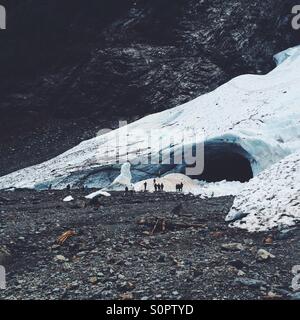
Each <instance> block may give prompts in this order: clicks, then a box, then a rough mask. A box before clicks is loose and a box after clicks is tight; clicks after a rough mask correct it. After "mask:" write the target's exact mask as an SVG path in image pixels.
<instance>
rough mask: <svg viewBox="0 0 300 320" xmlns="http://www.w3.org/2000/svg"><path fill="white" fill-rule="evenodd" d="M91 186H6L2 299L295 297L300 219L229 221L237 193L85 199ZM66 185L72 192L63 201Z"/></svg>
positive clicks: (0, 230)
mask: <svg viewBox="0 0 300 320" xmlns="http://www.w3.org/2000/svg"><path fill="white" fill-rule="evenodd" d="M92 191H93V190H86V191H79V190H71V192H68V191H66V190H65V191H44V192H35V191H29V190H17V191H15V192H1V193H0V262H1V263H0V264H4V265H5V266H6V270H7V289H6V290H4V291H0V298H1V299H121V300H130V299H143V300H146V299H268V300H269V299H271V300H273V299H296V298H299V292H298V293H297V292H294V291H293V290H292V279H293V277H294V275H293V274H292V269H293V267H294V266H295V265H299V264H300V260H299V257H300V254H299V253H300V246H299V244H300V229H299V225H297V226H296V227H294V228H293V229H290V230H281V231H279V230H278V231H273V232H261V233H248V232H246V231H243V230H240V229H232V228H229V227H228V226H227V224H226V223H225V222H224V218H225V216H226V214H227V213H228V211H229V209H230V207H231V205H232V203H233V200H234V199H233V197H222V198H212V199H204V200H203V199H200V198H199V197H196V196H192V195H183V194H178V193H177V194H175V193H167V194H166V193H155V194H150V193H143V192H142V193H136V194H131V193H128V194H126V195H125V194H124V193H123V192H114V193H113V194H112V196H111V197H103V198H99V199H98V200H94V201H87V200H83V199H84V198H83V196H84V195H86V194H88V193H89V192H92ZM70 194H71V195H72V196H73V197H74V198H75V201H72V202H63V199H64V198H65V197H66V196H68V195H70ZM68 231H69V232H68ZM66 232H67V233H66ZM62 235H63V236H62ZM61 236H62V237H61Z"/></svg>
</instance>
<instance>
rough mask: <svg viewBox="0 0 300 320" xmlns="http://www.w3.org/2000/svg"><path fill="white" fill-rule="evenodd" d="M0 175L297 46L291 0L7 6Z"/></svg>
mask: <svg viewBox="0 0 300 320" xmlns="http://www.w3.org/2000/svg"><path fill="white" fill-rule="evenodd" d="M1 4H3V5H5V6H6V7H7V12H8V29H7V31H5V32H1V33H0V42H1V51H0V69H1V79H0V97H1V99H0V155H1V156H0V174H6V173H9V172H11V171H14V170H17V169H20V168H22V167H26V166H29V165H32V164H36V163H39V162H42V161H44V160H47V159H50V158H52V157H54V156H56V155H58V154H60V153H62V152H63V151H66V150H67V149H69V148H71V147H73V146H74V145H76V144H78V143H79V142H80V141H82V140H86V139H88V138H91V137H93V136H95V133H96V132H97V131H98V130H99V129H101V128H104V127H105V128H106V127H112V128H115V127H116V120H118V119H126V120H130V121H132V120H135V119H136V118H140V117H142V116H144V115H147V114H151V113H154V112H157V111H161V110H165V109H167V108H172V107H174V106H177V105H180V104H182V103H184V102H186V101H189V100H191V99H192V98H195V97H197V96H199V95H201V94H203V93H206V92H208V91H211V90H213V89H215V88H217V87H218V86H219V85H221V84H223V83H225V82H226V81H228V80H230V79H232V78H233V77H235V76H237V75H240V74H244V73H266V72H268V71H269V70H271V69H272V67H273V62H272V55H273V53H274V52H279V51H281V50H283V49H285V48H287V47H290V46H293V45H296V44H298V43H300V40H299V33H297V32H295V31H293V30H292V28H291V26H290V20H291V19H290V17H291V15H290V12H291V8H292V6H293V5H294V4H297V1H296V0H295V1H290V0H285V1H282V0H276V1H275V0H267V1H263V2H261V1H258V0H251V1H250V0H246V1H245V0H243V1H241V0H229V1H226V2H224V1H221V0H216V1H214V2H213V4H212V2H211V1H209V0H201V1H198V0H189V1H186V0H178V1H173V0H151V1H150V0H136V1H133V0H112V1H99V0H90V1H89V2H88V5H87V4H86V1H83V0H72V1H71V0H64V1H58V0H52V1H39V0H9V1H4V0H3V1H2V2H1Z"/></svg>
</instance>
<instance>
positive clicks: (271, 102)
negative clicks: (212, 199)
mask: <svg viewBox="0 0 300 320" xmlns="http://www.w3.org/2000/svg"><path fill="white" fill-rule="evenodd" d="M276 59H277V61H279V62H281V63H280V64H279V65H278V66H277V67H276V68H275V69H274V70H273V71H272V72H270V73H269V74H267V75H263V76H261V75H244V76H240V77H237V78H235V79H233V80H231V81H229V82H228V83H226V84H224V85H223V86H221V87H219V88H218V89H216V90H215V91H213V92H211V93H209V94H206V95H203V96H200V97H199V98H197V99H195V100H193V101H191V102H189V103H186V104H184V105H181V106H178V107H176V108H173V109H170V110H167V111H164V112H161V113H158V114H153V115H150V116H147V117H145V118H143V119H141V120H139V121H136V122H134V123H132V124H130V125H128V126H125V127H122V128H120V129H118V130H114V131H112V132H108V133H106V134H103V135H101V136H98V137H96V138H94V139H91V140H87V141H84V142H82V143H81V144H79V145H78V146H76V147H75V148H73V149H71V150H69V151H67V152H65V153H64V154H61V155H60V156H58V157H56V158H54V159H51V160H49V161H47V162H44V163H41V164H39V165H36V166H33V167H29V168H26V169H23V170H19V171H17V172H14V173H12V174H9V175H7V176H4V177H2V178H0V189H4V188H9V187H19V188H22V187H27V188H34V187H35V188H38V189H41V188H44V187H47V185H49V184H50V183H51V184H52V187H53V188H64V187H65V186H66V185H67V184H72V185H75V186H76V185H85V186H90V187H107V186H108V185H110V184H111V182H112V181H113V180H114V179H115V178H116V176H117V175H118V173H119V170H120V165H119V164H116V163H115V159H116V156H117V154H118V155H119V156H120V159H121V162H126V161H127V160H130V161H131V162H132V163H134V165H133V166H132V175H133V180H134V181H133V182H135V181H140V180H143V179H147V178H151V177H153V176H155V175H157V171H158V170H160V169H159V168H160V166H159V165H157V166H153V165H148V164H145V163H144V162H145V159H146V158H148V156H149V150H148V149H147V148H145V147H144V145H143V140H142V138H141V137H143V136H147V134H148V133H149V132H150V131H151V130H152V131H153V130H156V131H157V132H156V135H154V138H153V140H154V141H152V142H154V145H155V147H154V148H152V149H151V155H152V156H153V157H154V159H155V158H156V160H157V158H158V156H159V152H160V151H161V150H166V149H169V148H171V149H172V150H173V151H174V154H177V153H179V152H181V148H182V145H183V144H185V145H186V144H191V141H188V142H186V141H184V142H183V133H184V132H186V131H189V130H193V132H194V133H195V136H194V139H193V145H197V146H198V145H199V146H200V145H201V144H203V142H205V143H208V144H209V143H210V142H214V143H219V144H222V143H226V142H229V143H232V144H235V145H238V146H240V147H241V148H242V149H243V150H244V151H245V157H247V158H248V160H249V161H250V162H251V166H252V169H253V173H254V175H257V174H258V173H260V172H261V171H263V170H265V169H266V168H269V167H270V166H271V165H273V164H274V163H276V162H278V161H280V160H281V159H283V158H284V157H286V156H288V155H290V154H291V153H293V152H295V151H297V150H300V112H299V107H300V90H299V83H300V72H299V70H300V47H296V48H293V49H289V50H287V51H285V52H284V53H281V54H279V55H277V56H276ZM169 137H171V138H172V139H173V144H172V146H170V142H169V140H168V139H166V140H163V141H166V142H163V143H161V139H165V138H169ZM126 148H127V149H126ZM168 168H169V169H168ZM179 168H180V167H176V168H174V166H173V167H172V166H170V167H168V166H167V167H164V172H163V173H172V172H174V171H177V172H178V170H179ZM172 170H173V171H172Z"/></svg>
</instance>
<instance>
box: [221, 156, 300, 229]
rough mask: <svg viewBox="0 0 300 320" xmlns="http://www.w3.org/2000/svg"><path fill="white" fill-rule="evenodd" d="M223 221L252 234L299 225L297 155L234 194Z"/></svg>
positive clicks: (299, 157)
mask: <svg viewBox="0 0 300 320" xmlns="http://www.w3.org/2000/svg"><path fill="white" fill-rule="evenodd" d="M226 221H228V222H230V221H233V222H232V224H231V226H234V227H239V228H242V229H246V230H248V231H251V232H254V231H255V232H257V231H266V230H271V229H273V228H279V229H281V228H286V227H288V226H293V225H295V224H296V223H297V222H300V152H298V153H293V154H292V155H290V156H288V157H286V158H284V159H283V160H281V161H279V162H278V163H276V164H274V165H273V166H271V167H270V168H269V169H267V170H265V171H263V172H261V173H260V174H259V175H258V176H256V177H254V178H253V179H252V180H251V181H250V182H249V183H247V185H246V186H245V187H244V188H243V189H242V191H241V192H240V193H239V194H238V195H237V197H236V198H235V200H234V204H233V206H232V208H231V211H230V212H229V214H228V215H227V217H226Z"/></svg>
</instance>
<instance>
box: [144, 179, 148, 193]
mask: <svg viewBox="0 0 300 320" xmlns="http://www.w3.org/2000/svg"><path fill="white" fill-rule="evenodd" d="M144 191H147V181H145V182H144Z"/></svg>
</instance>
